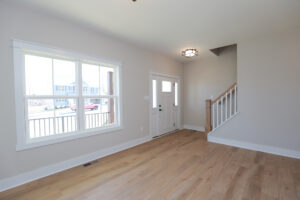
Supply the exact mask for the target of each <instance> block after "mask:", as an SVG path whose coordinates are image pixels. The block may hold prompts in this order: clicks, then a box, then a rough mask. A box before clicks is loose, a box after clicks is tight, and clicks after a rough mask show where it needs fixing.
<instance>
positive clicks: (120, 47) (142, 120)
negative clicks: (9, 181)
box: [0, 2, 182, 179]
mask: <svg viewBox="0 0 300 200" xmlns="http://www.w3.org/2000/svg"><path fill="white" fill-rule="evenodd" d="M12 38H16V39H21V40H25V41H30V42H37V43H42V44H46V45H50V46H54V47H58V48H61V49H65V50H71V51H73V52H78V53H82V54H86V55H89V56H93V57H99V58H103V59H107V60H112V61H121V62H122V64H123V66H122V67H123V82H122V86H123V108H124V126H125V128H124V129H123V130H122V131H119V132H114V133H108V134H103V135H98V136H92V137H88V138H84V139H78V140H73V141H69V142H64V143H60V144H55V145H49V146H45V147H40V148H36V149H31V150H26V151H21V152H16V124H15V105H14V76H13V49H12V40H11V39H12ZM150 71H155V72H161V73H166V74H171V75H177V76H180V77H181V76H182V66H181V64H180V63H177V62H175V61H173V60H172V59H170V58H168V57H165V56H161V55H159V54H157V53H153V52H151V51H148V50H145V49H142V48H139V47H137V46H134V45H131V44H128V43H127V42H123V41H120V40H116V39H113V38H110V37H109V36H106V35H103V34H100V33H99V32H96V31H94V30H91V29H89V28H88V27H85V26H81V25H80V24H75V23H73V22H70V21H65V20H63V19H60V18H55V17H52V16H51V15H48V14H45V13H42V12H40V11H36V10H31V9H30V8H25V7H21V6H19V5H15V4H10V3H7V2H0V91H1V98H0V105H1V112H0V179H3V178H7V177H11V176H14V175H17V174H20V173H24V172H28V171H30V170H34V169H37V168H40V167H43V166H48V165H51V164H55V163H58V162H61V161H64V160H68V159H71V158H74V157H78V156H80V155H85V154H88V153H92V152H95V151H99V150H101V149H104V148H106V147H110V146H113V145H117V144H121V143H125V142H128V141H130V140H133V139H137V138H141V137H145V136H147V135H148V134H149V131H148V130H149V102H148V101H147V100H144V96H147V95H149V72H150ZM141 126H143V127H144V131H143V132H141V130H140V127H141Z"/></svg>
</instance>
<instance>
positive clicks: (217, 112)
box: [216, 100, 219, 127]
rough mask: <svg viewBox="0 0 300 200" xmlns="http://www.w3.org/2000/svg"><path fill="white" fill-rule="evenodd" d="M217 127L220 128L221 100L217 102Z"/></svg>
mask: <svg viewBox="0 0 300 200" xmlns="http://www.w3.org/2000/svg"><path fill="white" fill-rule="evenodd" d="M216 106H217V126H216V127H218V126H219V100H218V101H217V105H216Z"/></svg>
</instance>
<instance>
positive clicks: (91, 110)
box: [84, 98, 116, 129]
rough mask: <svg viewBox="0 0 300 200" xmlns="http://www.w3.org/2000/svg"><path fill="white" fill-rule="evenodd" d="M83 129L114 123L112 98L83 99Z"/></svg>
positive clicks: (113, 102) (113, 101) (114, 114)
mask: <svg viewBox="0 0 300 200" xmlns="http://www.w3.org/2000/svg"><path fill="white" fill-rule="evenodd" d="M84 109H85V127H86V129H91V128H98V127H103V126H107V125H111V124H114V123H115V122H116V112H115V111H116V107H115V99H114V98H85V99H84Z"/></svg>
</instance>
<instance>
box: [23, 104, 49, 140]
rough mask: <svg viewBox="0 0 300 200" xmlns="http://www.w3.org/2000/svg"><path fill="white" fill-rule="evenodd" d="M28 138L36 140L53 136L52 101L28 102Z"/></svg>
mask: <svg viewBox="0 0 300 200" xmlns="http://www.w3.org/2000/svg"><path fill="white" fill-rule="evenodd" d="M28 130H29V138H30V139H32V138H38V137H43V136H49V135H53V134H54V105H53V99H30V100H28Z"/></svg>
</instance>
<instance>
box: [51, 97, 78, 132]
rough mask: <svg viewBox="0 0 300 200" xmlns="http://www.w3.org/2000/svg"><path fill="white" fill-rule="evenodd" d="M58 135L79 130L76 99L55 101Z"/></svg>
mask: <svg viewBox="0 0 300 200" xmlns="http://www.w3.org/2000/svg"><path fill="white" fill-rule="evenodd" d="M54 107H55V128H56V133H57V134H61V133H69V132H74V131H76V130H77V117H76V110H77V104H76V100H75V99H54Z"/></svg>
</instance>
